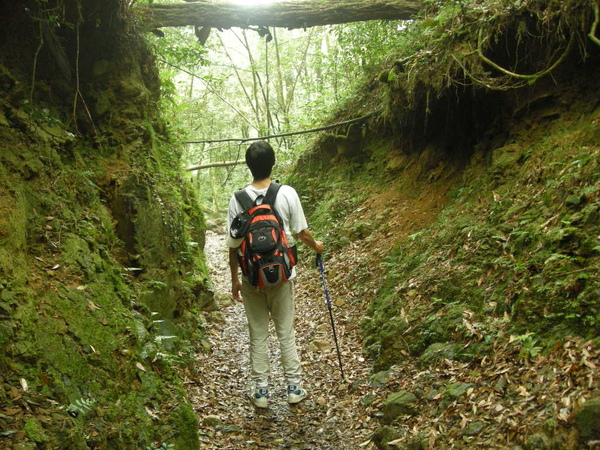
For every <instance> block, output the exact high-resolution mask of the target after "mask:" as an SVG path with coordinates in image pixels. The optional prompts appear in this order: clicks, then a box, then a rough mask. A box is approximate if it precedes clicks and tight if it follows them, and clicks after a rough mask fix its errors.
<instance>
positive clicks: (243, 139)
mask: <svg viewBox="0 0 600 450" xmlns="http://www.w3.org/2000/svg"><path fill="white" fill-rule="evenodd" d="M381 111H382V110H381V109H378V110H376V111H373V112H370V113H369V114H367V115H364V116H362V117H358V118H356V119H352V120H346V121H345V122H339V123H334V124H333V125H326V126H323V127H319V128H313V129H310V130H303V131H294V132H291V133H281V134H273V135H270V136H261V137H251V138H230V139H203V140H200V141H184V142H183V143H184V144H212V143H216V142H239V143H241V142H249V141H258V140H267V139H275V138H280V137H287V136H297V135H300V134H309V133H316V132H317V131H325V130H331V129H332V128H338V127H343V126H345V125H351V124H353V123H358V122H364V121H365V120H367V119H370V118H371V117H373V116H375V115H376V114H379V113H381Z"/></svg>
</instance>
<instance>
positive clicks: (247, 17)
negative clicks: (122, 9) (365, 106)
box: [138, 0, 423, 30]
mask: <svg viewBox="0 0 600 450" xmlns="http://www.w3.org/2000/svg"><path fill="white" fill-rule="evenodd" d="M422 6H423V0H336V1H332V0H329V1H323V0H300V1H291V0H288V1H282V2H279V3H272V4H264V5H251V6H248V5H240V4H236V3H228V2H219V3H217V2H214V3H213V2H212V1H211V0H198V1H196V2H192V3H171V4H152V5H149V6H145V7H140V8H139V9H138V14H139V15H140V18H141V23H142V25H143V27H144V28H145V29H149V30H151V29H156V28H161V27H183V26H188V25H195V26H198V27H203V26H206V27H214V28H231V27H240V28H247V27H248V26H251V25H256V26H265V27H283V28H309V27H314V26H318V25H333V24H338V23H349V22H363V21H367V20H386V19H396V20H406V19H411V18H412V17H413V16H414V15H415V14H416V13H417V12H418V11H419V10H420V9H421V8H422Z"/></svg>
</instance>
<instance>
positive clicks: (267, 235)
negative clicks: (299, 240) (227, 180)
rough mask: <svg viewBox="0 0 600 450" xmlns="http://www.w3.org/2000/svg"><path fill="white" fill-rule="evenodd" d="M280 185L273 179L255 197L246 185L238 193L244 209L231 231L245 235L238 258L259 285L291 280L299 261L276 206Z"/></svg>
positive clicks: (233, 236) (236, 234)
mask: <svg viewBox="0 0 600 450" xmlns="http://www.w3.org/2000/svg"><path fill="white" fill-rule="evenodd" d="M280 188H281V185H280V184H279V183H271V185H270V186H269V188H268V189H267V193H266V194H265V195H264V196H263V195H259V196H258V197H257V198H256V200H255V201H252V199H251V198H250V196H249V195H248V193H247V192H246V190H245V189H241V190H239V191H236V193H235V198H236V199H237V201H238V202H239V203H240V205H241V206H242V208H243V209H244V211H243V212H241V213H240V214H238V215H237V216H236V217H235V218H234V220H233V221H232V222H231V227H230V230H229V234H230V235H231V237H232V238H234V239H240V238H244V240H243V241H242V243H241V245H240V247H239V248H238V252H237V253H238V254H237V256H238V261H239V263H240V267H241V269H242V273H243V274H244V276H246V277H247V278H248V281H249V282H250V284H251V285H253V286H257V287H258V288H266V287H271V286H275V285H277V284H279V283H281V282H284V281H288V280H289V278H290V276H291V274H292V267H294V266H295V265H296V255H295V248H293V247H289V246H288V241H287V236H286V234H285V230H284V229H283V220H281V216H280V215H279V213H278V212H277V211H276V210H275V207H274V205H275V199H276V197H277V192H278V191H279V189H280ZM261 200H262V202H261Z"/></svg>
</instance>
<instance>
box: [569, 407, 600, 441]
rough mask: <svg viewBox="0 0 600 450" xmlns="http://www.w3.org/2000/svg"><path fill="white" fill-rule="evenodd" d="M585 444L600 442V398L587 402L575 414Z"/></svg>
mask: <svg viewBox="0 0 600 450" xmlns="http://www.w3.org/2000/svg"><path fill="white" fill-rule="evenodd" d="M574 419H575V424H576V425H577V430H579V436H580V438H581V440H582V441H583V442H588V441H597V440H600V397H595V398H592V399H590V400H588V401H586V402H585V403H584V404H583V405H582V406H581V407H580V408H579V409H578V410H577V411H576V412H575V414H574Z"/></svg>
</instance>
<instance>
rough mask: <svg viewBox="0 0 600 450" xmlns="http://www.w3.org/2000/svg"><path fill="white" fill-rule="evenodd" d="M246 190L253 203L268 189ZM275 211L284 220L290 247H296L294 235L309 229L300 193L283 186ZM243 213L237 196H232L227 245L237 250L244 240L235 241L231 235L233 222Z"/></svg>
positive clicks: (276, 199)
mask: <svg viewBox="0 0 600 450" xmlns="http://www.w3.org/2000/svg"><path fill="white" fill-rule="evenodd" d="M245 189H246V192H247V193H248V195H249V196H250V198H251V199H252V201H254V200H256V197H258V196H259V195H266V193H267V189H268V188H264V189H256V188H254V187H252V185H248V186H246V188H245ZM275 209H276V210H277V212H278V213H279V215H280V216H281V219H282V220H283V228H284V230H285V232H286V235H287V239H288V243H289V244H290V245H294V244H295V240H294V236H293V235H292V233H294V234H298V233H300V232H301V231H302V230H305V229H307V228H308V223H307V222H306V217H305V216H304V210H303V209H302V204H301V203H300V197H298V193H297V192H296V190H295V189H294V188H293V187H291V186H288V185H285V184H283V185H281V188H280V189H279V192H278V193H277V197H276V198H275ZM242 211H243V208H242V205H240V204H239V202H238V201H237V200H236V198H235V195H232V196H231V200H230V201H229V214H228V215H227V240H226V243H227V246H228V247H231V248H237V247H239V246H240V244H241V243H242V240H243V239H233V238H232V237H231V236H230V235H229V229H230V227H231V222H232V221H233V219H234V218H235V216H237V215H238V214H239V213H241V212H242Z"/></svg>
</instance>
